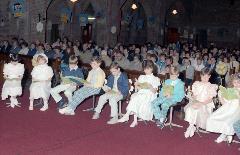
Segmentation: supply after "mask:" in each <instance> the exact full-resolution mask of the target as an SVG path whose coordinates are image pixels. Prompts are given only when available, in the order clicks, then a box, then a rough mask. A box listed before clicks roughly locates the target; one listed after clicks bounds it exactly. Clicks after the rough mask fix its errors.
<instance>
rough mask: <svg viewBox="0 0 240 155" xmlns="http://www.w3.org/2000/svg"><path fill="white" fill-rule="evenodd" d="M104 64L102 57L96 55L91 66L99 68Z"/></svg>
mask: <svg viewBox="0 0 240 155" xmlns="http://www.w3.org/2000/svg"><path fill="white" fill-rule="evenodd" d="M101 64H102V59H101V58H100V57H98V56H95V57H93V58H92V59H91V63H90V65H91V67H92V69H97V68H99V67H100V65H101Z"/></svg>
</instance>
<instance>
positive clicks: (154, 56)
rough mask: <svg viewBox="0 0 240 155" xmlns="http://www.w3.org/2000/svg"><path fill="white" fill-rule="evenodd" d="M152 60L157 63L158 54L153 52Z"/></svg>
mask: <svg viewBox="0 0 240 155" xmlns="http://www.w3.org/2000/svg"><path fill="white" fill-rule="evenodd" d="M151 60H152V62H154V63H155V62H156V61H157V56H156V55H155V54H151Z"/></svg>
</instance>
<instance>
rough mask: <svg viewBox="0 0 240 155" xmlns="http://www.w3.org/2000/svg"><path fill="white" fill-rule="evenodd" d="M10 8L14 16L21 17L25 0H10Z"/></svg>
mask: <svg viewBox="0 0 240 155" xmlns="http://www.w3.org/2000/svg"><path fill="white" fill-rule="evenodd" d="M10 10H11V12H12V14H13V16H14V17H16V18H17V17H22V16H23V15H24V13H25V0H12V1H11V3H10Z"/></svg>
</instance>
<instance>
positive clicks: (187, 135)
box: [184, 126, 192, 138]
mask: <svg viewBox="0 0 240 155" xmlns="http://www.w3.org/2000/svg"><path fill="white" fill-rule="evenodd" d="M191 128H192V127H191V126H189V127H188V128H187V130H186V131H185V133H184V137H185V138H189V137H190V132H191Z"/></svg>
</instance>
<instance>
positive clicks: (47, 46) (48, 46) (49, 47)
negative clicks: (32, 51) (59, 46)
mask: <svg viewBox="0 0 240 155" xmlns="http://www.w3.org/2000/svg"><path fill="white" fill-rule="evenodd" d="M44 48H45V50H46V51H49V50H51V46H50V45H49V44H48V43H45V44H44Z"/></svg>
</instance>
